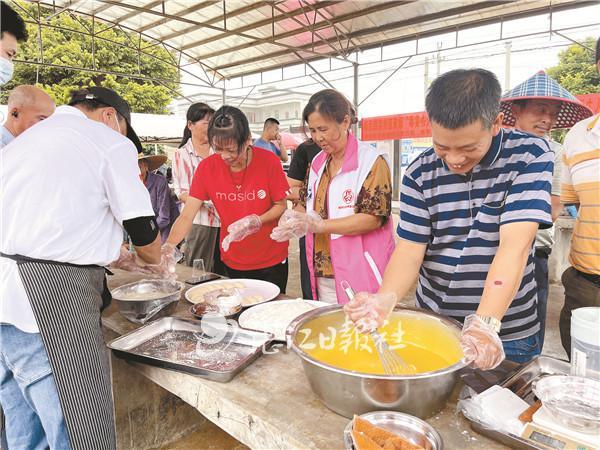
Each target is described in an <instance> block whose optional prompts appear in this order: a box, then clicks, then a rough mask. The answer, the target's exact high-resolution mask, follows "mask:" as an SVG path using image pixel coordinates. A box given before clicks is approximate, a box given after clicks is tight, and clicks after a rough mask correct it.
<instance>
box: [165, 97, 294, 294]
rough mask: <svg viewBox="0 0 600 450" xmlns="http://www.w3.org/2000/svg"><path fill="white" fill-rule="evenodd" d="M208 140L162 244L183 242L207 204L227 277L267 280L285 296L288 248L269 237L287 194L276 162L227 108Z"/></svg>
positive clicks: (210, 128)
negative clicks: (217, 226)
mask: <svg viewBox="0 0 600 450" xmlns="http://www.w3.org/2000/svg"><path fill="white" fill-rule="evenodd" d="M208 139H209V142H210V144H211V146H212V148H213V149H214V150H215V154H214V155H212V156H209V157H208V158H205V159H204V160H202V161H201V162H200V164H199V165H198V168H197V169H196V172H195V173H194V178H193V179H192V186H191V188H190V194H189V197H188V199H187V201H186V202H185V207H184V208H183V211H182V212H181V215H180V216H179V218H178V219H177V221H176V222H175V224H174V225H173V228H172V229H171V233H170V234H169V237H168V239H167V244H170V245H173V246H175V245H177V244H179V242H181V241H182V240H183V238H184V237H185V236H186V235H187V233H188V232H189V230H190V229H191V227H192V221H193V219H194V216H195V215H196V213H197V212H198V210H199V209H200V207H201V206H202V202H204V201H208V200H210V201H211V202H212V203H213V205H214V206H215V208H216V210H217V213H218V214H219V217H220V218H221V234H220V238H221V247H222V250H223V251H222V253H221V259H222V260H223V263H224V264H225V270H226V272H227V275H228V276H229V277H230V278H251V279H256V280H265V281H270V282H272V283H274V284H276V285H277V286H279V289H281V292H285V289H286V286H287V277H288V262H287V257H288V244H287V242H285V243H280V242H275V241H273V240H272V239H271V238H270V234H271V231H272V230H273V228H275V226H277V221H278V219H279V217H280V216H281V215H282V214H283V212H284V211H285V209H286V197H287V194H288V190H289V185H288V182H287V179H286V177H285V173H284V172H283V169H282V167H281V163H280V162H279V158H277V157H276V156H275V155H274V154H273V153H271V152H269V151H267V150H263V149H260V148H253V147H252V135H251V134H250V127H249V125H248V119H246V116H245V115H244V113H243V112H242V111H240V110H239V109H238V108H235V107H232V106H223V107H221V108H220V109H219V110H218V111H217V112H215V114H214V116H213V118H212V119H211V121H210V123H209V125H208Z"/></svg>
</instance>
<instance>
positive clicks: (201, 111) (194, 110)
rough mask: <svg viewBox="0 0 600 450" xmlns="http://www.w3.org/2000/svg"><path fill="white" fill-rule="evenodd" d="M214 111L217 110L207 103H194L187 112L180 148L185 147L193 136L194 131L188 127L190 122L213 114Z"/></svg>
mask: <svg viewBox="0 0 600 450" xmlns="http://www.w3.org/2000/svg"><path fill="white" fill-rule="evenodd" d="M214 113H215V110H214V109H212V108H211V107H210V106H208V105H207V104H206V103H192V104H191V105H190V107H189V108H188V110H187V113H186V114H185V118H186V122H185V128H184V129H183V137H182V138H181V143H180V144H179V148H181V147H183V146H184V145H185V144H186V143H187V141H189V140H190V138H191V137H192V132H191V131H190V129H189V127H188V122H192V123H196V122H198V121H199V120H202V119H204V118H205V117H206V116H207V115H209V116H212V115H213V114H214Z"/></svg>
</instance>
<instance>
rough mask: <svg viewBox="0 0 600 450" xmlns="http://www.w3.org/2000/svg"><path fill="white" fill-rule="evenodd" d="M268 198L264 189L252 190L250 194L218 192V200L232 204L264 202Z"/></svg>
mask: <svg viewBox="0 0 600 450" xmlns="http://www.w3.org/2000/svg"><path fill="white" fill-rule="evenodd" d="M265 198H267V192H266V191H265V190H264V189H259V190H258V191H257V190H252V191H250V192H217V200H226V201H230V202H245V201H254V200H257V199H258V200H264V199H265Z"/></svg>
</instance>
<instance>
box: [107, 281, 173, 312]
mask: <svg viewBox="0 0 600 450" xmlns="http://www.w3.org/2000/svg"><path fill="white" fill-rule="evenodd" d="M183 287H184V285H183V283H181V282H179V281H171V280H160V279H156V280H140V281H136V282H135V283H129V284H125V285H123V286H120V287H118V288H116V289H113V290H112V291H111V294H112V297H113V299H114V300H115V301H116V303H117V306H118V308H119V312H120V313H121V314H122V315H123V316H125V318H126V319H128V320H130V321H132V322H135V323H146V322H147V321H148V320H150V318H151V317H152V316H154V315H155V314H157V313H158V312H159V311H160V310H161V309H163V308H165V307H166V306H167V305H169V304H170V303H173V302H176V301H177V300H179V298H180V297H181V291H182V290H183Z"/></svg>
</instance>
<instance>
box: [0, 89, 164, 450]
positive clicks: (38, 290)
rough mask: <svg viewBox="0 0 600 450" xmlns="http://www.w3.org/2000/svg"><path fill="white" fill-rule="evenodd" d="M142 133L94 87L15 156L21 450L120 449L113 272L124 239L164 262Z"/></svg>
mask: <svg viewBox="0 0 600 450" xmlns="http://www.w3.org/2000/svg"><path fill="white" fill-rule="evenodd" d="M130 123H131V115H130V109H129V105H128V104H127V102H125V101H124V100H123V99H122V98H121V97H120V96H119V95H117V94H116V93H115V92H114V91H112V90H110V89H106V88H101V87H90V88H88V89H84V90H81V91H78V92H76V93H75V94H74V95H73V98H72V101H71V103H70V106H61V107H59V108H58V109H57V110H56V113H55V114H54V115H53V116H52V117H50V118H49V119H47V120H46V121H44V122H41V123H40V124H39V125H38V126H36V127H33V128H32V129H31V130H29V131H28V133H24V134H23V135H22V136H20V137H19V138H17V139H15V140H14V141H13V142H12V143H11V144H9V145H8V146H7V147H5V148H4V149H3V154H2V157H3V164H2V165H1V167H0V177H1V179H2V185H3V189H2V190H1V192H0V202H1V204H2V212H1V218H0V219H1V221H2V223H3V228H2V233H1V234H2V236H0V244H1V245H0V252H1V253H0V272H1V273H2V283H1V284H0V299H1V300H0V344H1V345H0V404H1V405H2V408H3V410H4V412H5V416H6V428H5V430H4V433H3V434H4V436H5V438H6V439H7V442H8V448H9V449H12V448H28V449H37V448H47V447H50V448H61V449H62V448H73V449H85V450H90V449H98V450H106V449H114V448H116V437H115V424H114V412H113V399H112V389H111V376H110V364H109V358H108V351H107V349H106V346H105V344H104V339H103V336H102V331H101V325H100V314H101V311H102V309H103V308H104V307H106V306H107V305H108V303H109V302H110V292H109V291H108V289H107V285H106V277H105V269H104V267H103V266H105V265H108V264H109V263H110V262H111V261H113V260H115V259H117V257H118V256H119V248H120V244H121V240H122V233H123V228H124V229H125V230H126V231H127V232H128V234H129V235H130V236H131V240H132V242H133V244H134V245H135V246H136V251H137V254H138V256H139V257H140V258H141V259H143V260H144V261H146V262H147V263H149V264H157V263H158V262H160V259H161V256H160V253H161V249H160V236H159V234H158V226H157V225H156V221H155V218H154V213H153V210H152V205H151V203H150V198H149V195H148V191H147V190H146V189H145V187H144V185H143V184H142V183H141V182H140V179H139V169H138V166H137V153H138V152H137V151H136V148H135V147H138V149H141V144H140V142H139V139H138V138H137V135H136V134H135V132H134V131H133V129H132V128H131V125H130ZM124 136H127V137H128V138H129V140H128V139H125V137H124ZM132 142H133V144H134V145H132ZM61 413H62V414H61Z"/></svg>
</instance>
